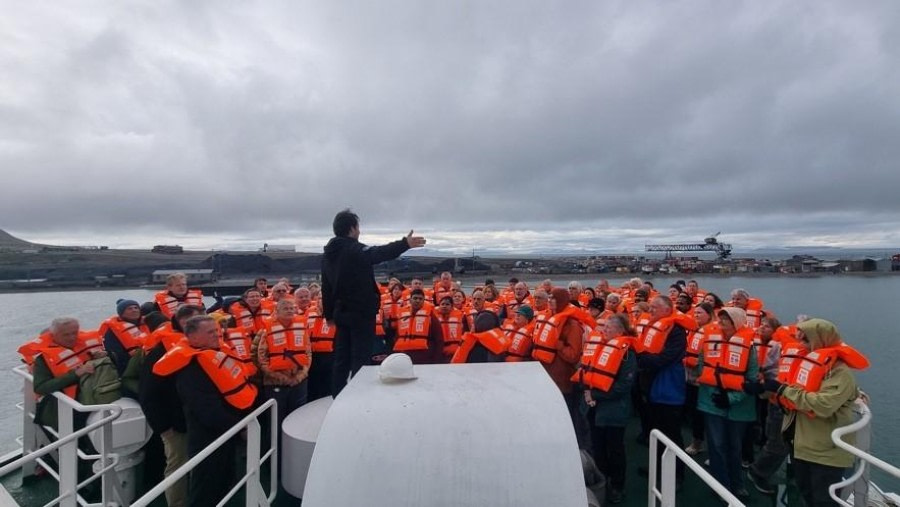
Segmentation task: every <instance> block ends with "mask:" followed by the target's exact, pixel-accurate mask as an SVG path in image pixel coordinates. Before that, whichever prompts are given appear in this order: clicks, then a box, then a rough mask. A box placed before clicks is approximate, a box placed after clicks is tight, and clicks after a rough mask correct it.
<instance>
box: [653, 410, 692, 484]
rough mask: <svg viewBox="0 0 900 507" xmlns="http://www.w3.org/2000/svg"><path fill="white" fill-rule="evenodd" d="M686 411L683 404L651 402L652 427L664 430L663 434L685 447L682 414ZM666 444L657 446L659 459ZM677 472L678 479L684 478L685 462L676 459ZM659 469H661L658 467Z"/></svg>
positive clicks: (682, 447)
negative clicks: (682, 433) (682, 434)
mask: <svg viewBox="0 0 900 507" xmlns="http://www.w3.org/2000/svg"><path fill="white" fill-rule="evenodd" d="M683 411H684V406H682V405H664V404H662V403H650V427H651V428H652V429H655V430H660V431H662V433H663V435H665V436H667V437H669V438H670V439H671V440H672V441H673V442H675V444H676V445H677V446H678V447H680V448H681V449H684V438H683V437H682V436H681V414H682V413H683ZM664 450H665V446H663V445H659V447H658V448H657V459H659V457H661V456H662V453H663V451H664ZM657 463H658V466H660V467H661V466H662V463H661V462H659V461H658V462H657ZM675 463H676V465H675V473H676V477H677V480H679V481H681V480H684V462H683V461H681V460H675ZM657 470H661V469H660V468H657Z"/></svg>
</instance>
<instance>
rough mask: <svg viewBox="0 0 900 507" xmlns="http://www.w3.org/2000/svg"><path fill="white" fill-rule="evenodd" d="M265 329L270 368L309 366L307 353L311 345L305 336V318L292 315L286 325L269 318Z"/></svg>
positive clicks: (278, 369)
mask: <svg viewBox="0 0 900 507" xmlns="http://www.w3.org/2000/svg"><path fill="white" fill-rule="evenodd" d="M319 320H322V321H324V319H319ZM265 329H266V346H267V347H268V349H269V369H270V370H272V371H289V370H294V369H296V368H308V367H309V364H310V361H309V356H308V355H307V353H308V351H309V349H310V348H311V347H310V342H309V337H308V336H307V329H306V319H304V318H303V317H294V318H293V320H292V321H291V323H290V324H289V325H288V326H285V325H284V324H282V323H281V322H279V321H277V320H274V319H270V320H269V321H267V322H266V327H265Z"/></svg>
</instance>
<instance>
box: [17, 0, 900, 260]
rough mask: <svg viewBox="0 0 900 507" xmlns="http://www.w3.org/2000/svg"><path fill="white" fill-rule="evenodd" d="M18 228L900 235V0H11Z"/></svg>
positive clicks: (53, 232)
mask: <svg viewBox="0 0 900 507" xmlns="http://www.w3.org/2000/svg"><path fill="white" fill-rule="evenodd" d="M0 5H2V6H3V9H2V12H3V13H4V15H3V16H2V17H0V171H2V176H3V178H2V183H0V228H2V229H5V230H7V231H9V232H11V233H13V234H16V235H18V236H20V237H23V238H25V239H28V240H31V241H36V242H56V243H68V244H73V243H74V244H107V245H110V246H112V247H140V246H149V245H152V244H157V243H178V244H182V245H185V246H188V247H198V248H199V247H207V248H228V247H246V248H250V247H254V248H255V247H256V246H258V245H260V244H261V243H262V242H263V241H268V242H270V243H285V244H296V245H298V246H299V247H300V248H301V249H303V250H307V251H321V245H322V244H323V243H324V242H325V241H326V240H327V238H328V236H330V227H331V219H332V217H333V216H334V213H335V212H336V211H338V210H339V209H341V208H343V207H346V206H351V207H352V208H353V209H354V210H355V211H356V212H358V213H359V214H360V215H361V217H362V230H363V236H362V238H361V239H362V240H363V241H367V242H372V243H377V242H380V241H383V240H386V239H392V238H396V237H399V236H400V235H402V234H404V233H405V232H407V231H408V230H409V229H410V228H413V227H414V228H415V229H416V230H417V231H418V232H421V233H423V234H424V235H426V236H427V237H428V239H429V243H430V246H431V247H433V248H435V249H438V250H440V251H445V252H451V251H471V249H472V248H476V249H479V250H498V251H502V250H520V251H529V250H539V251H540V250H559V249H585V250H592V249H619V248H640V247H641V246H642V245H643V244H644V243H653V242H663V241H673V240H678V241H697V240H702V238H703V237H705V236H708V235H709V234H712V233H715V232H717V231H722V236H720V239H721V240H722V241H728V242H731V243H733V244H735V246H736V247H748V248H749V247H759V246H786V245H823V246H825V245H828V246H844V247H883V248H893V247H898V246H900V196H898V192H900V167H898V166H900V162H898V161H900V2H897V1H895V0H888V1H883V2H879V1H867V2H837V1H836V2H828V1H809V2H798V1H786V2H766V1H759V2H758V1H748V2H720V1H698V2H691V1H683V2H647V3H643V2H632V1H623V2H593V1H586V2H564V3H560V2H532V1H524V0H515V1H509V2H489V1H488V2H484V1H473V2H462V1H458V2H457V1H454V2H428V1H424V2H423V1H414V0H409V1H396V2H394V1H378V2H371V1H359V2H349V1H347V2H345V1H341V2H331V1H318V2H299V1H293V0H291V1H282V2H276V1H271V2H242V1H232V2H220V1H198V0H192V1H190V2H184V1H177V2H176V1H171V2H168V1H162V0H154V1H141V2H137V1H132V2H129V1H109V2H103V1H95V2H90V1H79V2H54V1H47V2H41V1H36V2H15V1H13V0H0Z"/></svg>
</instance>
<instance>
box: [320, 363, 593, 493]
mask: <svg viewBox="0 0 900 507" xmlns="http://www.w3.org/2000/svg"><path fill="white" fill-rule="evenodd" d="M415 373H416V374H417V375H418V379H417V380H416V381H415V382H396V383H392V384H385V383H383V382H382V381H381V380H380V375H379V369H378V367H374V366H367V367H363V368H362V369H361V370H360V371H359V373H358V374H357V375H356V376H355V377H354V378H353V379H352V380H351V381H350V383H349V384H348V385H347V387H346V388H344V390H343V391H341V394H340V396H338V397H337V398H336V399H335V400H334V402H333V404H332V405H331V408H330V409H329V410H328V414H327V415H326V416H325V420H324V422H323V425H322V429H321V431H320V432H319V435H318V439H317V442H316V446H315V451H314V452H313V456H312V462H311V463H310V468H309V474H308V476H307V480H306V485H305V489H304V491H303V506H304V507H325V506H329V507H332V506H333V507H350V506H353V507H356V506H359V505H366V506H376V507H377V506H385V507H387V506H391V507H395V506H397V507H402V506H410V507H412V506H416V507H418V506H422V505H428V506H459V505H472V506H475V505H478V506H481V505H485V506H487V505H490V506H492V507H499V506H510V507H512V506H516V507H523V506H526V507H527V506H533V507H546V506H550V505H552V506H554V507H569V506H571V507H576V506H577V507H583V506H584V505H587V493H586V490H585V488H584V476H583V474H582V470H581V458H580V454H579V451H578V445H577V443H576V441H575V432H574V430H573V429H572V421H571V419H570V418H569V413H568V410H567V409H566V405H565V402H564V401H563V397H562V395H561V394H560V392H559V389H558V388H557V387H556V385H555V384H554V383H553V382H552V381H551V380H550V377H549V376H548V375H547V373H546V372H545V371H544V368H543V367H542V366H541V365H540V364H539V363H534V362H525V363H487V364H453V365H417V366H416V372H415Z"/></svg>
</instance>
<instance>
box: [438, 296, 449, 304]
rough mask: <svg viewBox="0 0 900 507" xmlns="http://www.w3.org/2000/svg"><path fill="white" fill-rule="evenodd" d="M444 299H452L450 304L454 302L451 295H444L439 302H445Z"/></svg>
mask: <svg viewBox="0 0 900 507" xmlns="http://www.w3.org/2000/svg"><path fill="white" fill-rule="evenodd" d="M444 301H450V304H451V305H452V304H453V298H452V297H450V296H444V297H442V298H441V300H440V301H439V302H438V303H439V304H444Z"/></svg>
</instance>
